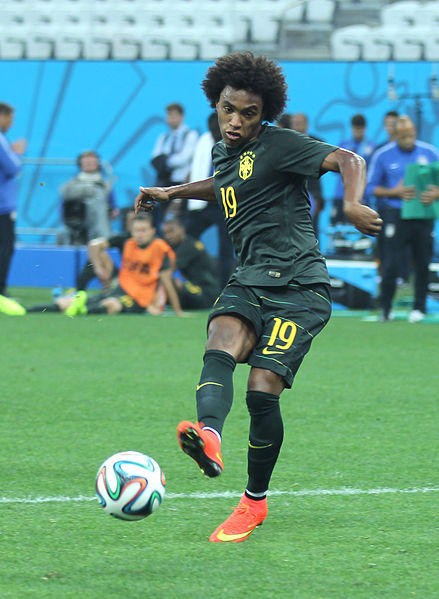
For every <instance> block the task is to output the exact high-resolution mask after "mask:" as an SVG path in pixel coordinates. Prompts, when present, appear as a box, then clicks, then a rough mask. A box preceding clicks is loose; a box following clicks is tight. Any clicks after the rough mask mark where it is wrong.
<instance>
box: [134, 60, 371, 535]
mask: <svg viewBox="0 0 439 599" xmlns="http://www.w3.org/2000/svg"><path fill="white" fill-rule="evenodd" d="M202 87H203V89H204V92H205V94H206V96H207V98H208V100H209V102H210V103H211V105H212V107H215V108H216V110H217V112H218V121H219V125H220V129H221V134H222V138H223V139H222V140H221V141H220V142H218V143H217V144H216V145H215V146H214V148H213V162H214V166H215V171H214V175H213V177H210V178H208V179H205V180H204V181H197V182H193V183H188V184H184V185H178V186H176V187H169V188H144V187H141V188H140V193H139V195H138V196H137V198H136V210H137V211H139V210H150V209H151V208H152V206H153V204H154V202H155V201H158V202H163V201H168V200H169V199H172V198H174V197H182V198H186V197H187V198H200V199H205V200H210V201H214V200H215V199H217V201H218V203H219V205H220V206H221V207H222V210H223V212H224V218H225V220H226V224H227V228H228V232H229V234H230V236H231V239H232V242H233V245H234V248H235V251H236V256H237V261H238V266H237V268H236V270H235V272H234V273H233V274H232V276H231V278H230V280H229V282H228V284H227V286H226V287H225V289H224V290H223V291H222V293H221V295H220V297H219V299H218V301H217V302H216V303H215V305H214V307H213V309H212V311H211V313H210V316H209V320H208V338H207V345H206V352H205V354H204V366H203V369H202V372H201V377H200V381H199V384H198V386H197V394H196V400H197V422H191V421H188V420H186V421H183V422H180V424H179V425H178V427H177V437H178V441H179V444H180V446H181V448H182V449H183V451H184V452H185V453H187V454H188V455H189V456H190V457H192V458H193V459H194V460H195V461H196V462H197V464H198V466H199V468H200V469H201V470H202V472H204V474H205V475H207V476H209V477H215V476H218V475H219V474H221V472H222V470H223V461H222V458H221V433H222V429H223V424H224V421H225V419H226V416H227V414H228V412H229V410H230V407H231V404H232V399H233V371H234V369H235V365H236V363H237V362H247V363H248V364H249V365H250V367H251V369H250V375H249V378H248V386H247V395H246V402H247V406H248V410H249V413H250V433H249V446H248V455H247V460H248V482H247V486H246V489H245V492H244V494H243V495H242V497H241V500H240V502H239V505H238V507H237V508H235V510H234V512H233V513H232V514H231V516H229V517H228V518H227V520H226V521H225V522H223V523H222V524H220V526H218V528H217V529H216V530H215V531H214V532H213V533H212V535H211V536H210V541H213V542H240V541H243V540H245V539H247V537H248V536H249V535H250V533H251V532H252V531H253V530H254V529H255V528H256V526H258V525H259V524H262V522H263V521H264V519H265V518H266V516H267V498H266V495H267V490H268V487H269V482H270V478H271V474H272V471H273V468H274V466H275V463H276V460H277V457H278V454H279V450H280V447H281V444H282V439H283V423H282V417H281V412H280V406H279V396H280V394H281V393H282V391H283V390H284V389H285V388H290V387H291V386H292V384H293V380H294V377H295V376H296V373H297V371H298V368H299V366H300V364H301V362H302V360H303V358H304V356H305V354H306V353H307V352H308V350H309V348H310V345H311V341H312V340H313V338H314V337H315V336H316V335H317V333H319V332H320V331H321V330H322V328H323V327H324V326H325V324H326V323H327V321H328V319H329V316H330V312H331V299H330V293H329V277H328V272H327V269H326V266H325V260H324V259H323V257H322V256H321V254H320V252H319V249H318V243H317V240H316V237H315V234H314V231H313V227H312V222H311V216H310V210H309V199H308V194H307V188H306V179H307V177H310V176H311V177H312V176H314V177H316V176H319V174H322V173H324V172H325V171H335V172H340V173H341V175H342V177H343V181H344V190H345V195H344V210H345V213H346V215H347V216H348V217H349V218H350V220H351V221H352V223H353V224H354V225H355V226H356V227H357V228H358V230H359V231H361V232H362V233H364V234H367V235H373V236H376V235H377V234H378V233H379V230H380V227H381V219H380V218H379V215H378V214H377V213H376V212H375V211H373V210H372V209H371V208H369V207H367V206H364V205H362V204H361V198H362V196H363V191H364V187H365V161H364V159H363V158H361V157H360V156H358V155H356V154H354V153H353V152H351V151H348V150H343V149H341V148H336V147H334V146H331V145H328V144H326V143H323V142H319V141H316V140H314V139H311V138H309V137H306V136H303V135H301V134H300V133H298V132H296V131H291V130H287V129H280V128H278V127H272V126H270V125H268V124H267V123H266V122H267V121H268V122H273V121H275V120H276V118H278V117H279V115H280V114H281V113H282V111H283V109H284V106H285V102H286V91H287V86H286V82H285V78H284V75H283V73H282V71H281V69H280V68H279V67H278V66H277V65H276V64H275V63H273V62H272V61H270V60H268V59H267V58H265V57H254V56H253V55H252V54H251V53H247V52H244V53H234V54H230V55H227V56H224V57H221V58H219V59H218V60H217V61H216V63H215V64H214V65H213V66H212V67H210V68H209V70H208V71H207V75H206V78H205V79H204V81H203V83H202Z"/></svg>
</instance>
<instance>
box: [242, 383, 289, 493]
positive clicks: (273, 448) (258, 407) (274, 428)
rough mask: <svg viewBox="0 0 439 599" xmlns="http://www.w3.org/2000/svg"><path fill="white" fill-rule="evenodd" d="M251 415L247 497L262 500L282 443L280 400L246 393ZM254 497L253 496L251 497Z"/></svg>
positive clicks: (254, 392)
mask: <svg viewBox="0 0 439 599" xmlns="http://www.w3.org/2000/svg"><path fill="white" fill-rule="evenodd" d="M246 401H247V407H248V411H249V413H250V434H249V446H248V454H247V459H248V484H247V491H248V493H246V494H247V497H250V499H256V500H257V499H263V498H264V497H265V492H266V491H267V489H268V485H269V483H270V478H271V474H272V472H273V469H274V466H275V464H276V461H277V457H278V455H279V451H280V448H281V445H282V441H283V432H284V429H283V422H282V416H281V412H280V406H279V397H278V396H277V395H272V394H271V393H264V392H263V391H247V397H246ZM253 494H255V495H253Z"/></svg>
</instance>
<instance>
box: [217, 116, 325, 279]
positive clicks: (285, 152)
mask: <svg viewBox="0 0 439 599" xmlns="http://www.w3.org/2000/svg"><path fill="white" fill-rule="evenodd" d="M336 149H337V148H336V147H335V146H331V145H329V144H326V143H323V142H320V141H317V140H315V139H311V138H309V137H307V136H305V135H302V134H300V133H297V132H296V131H291V130H289V129H279V128H277V127H271V126H269V125H263V126H262V129H261V132H260V134H259V135H258V137H257V138H256V139H254V140H252V141H251V142H249V143H248V144H246V145H244V146H241V147H240V148H229V147H228V146H227V145H226V144H225V143H224V142H223V141H220V142H218V143H217V144H216V145H215V146H214V149H213V153H212V156H213V162H214V166H215V176H214V185H215V194H216V197H217V200H218V202H219V205H220V207H221V208H222V210H223V213H224V215H225V219H226V224H227V229H228V232H229V235H230V237H231V239H232V242H233V245H234V248H235V252H236V256H237V260H238V267H237V269H236V271H235V273H234V279H235V280H237V281H239V282H240V283H241V284H243V285H257V286H267V285H268V286H273V285H285V284H286V283H288V282H289V281H291V280H294V281H296V282H298V283H301V284H311V283H329V276H328V272H327V270H326V265H325V260H324V258H323V256H322V255H321V253H320V251H319V248H318V241H317V239H316V236H315V234H314V230H313V226H312V221H311V214H310V202H309V197H308V192H307V178H308V177H318V176H319V175H320V167H321V165H322V162H323V160H324V159H325V157H326V156H327V155H328V154H330V153H331V152H333V151H334V150H336Z"/></svg>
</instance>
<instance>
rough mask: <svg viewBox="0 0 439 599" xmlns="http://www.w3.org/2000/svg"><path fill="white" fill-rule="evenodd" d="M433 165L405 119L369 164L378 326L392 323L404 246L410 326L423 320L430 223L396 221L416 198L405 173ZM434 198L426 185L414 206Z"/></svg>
mask: <svg viewBox="0 0 439 599" xmlns="http://www.w3.org/2000/svg"><path fill="white" fill-rule="evenodd" d="M437 160H439V152H438V150H437V149H436V148H435V147H434V146H432V145H431V144H427V143H424V142H422V141H419V140H417V139H416V128H415V125H414V123H413V121H412V120H411V119H410V118H409V117H408V116H405V115H403V116H400V117H398V119H397V121H396V130H395V141H392V142H390V143H388V144H386V145H385V146H383V147H382V148H381V149H380V150H378V151H377V152H376V153H375V154H374V156H373V158H372V160H371V163H370V167H369V173H368V182H367V186H366V193H369V194H373V195H374V196H375V197H376V198H377V200H378V202H379V212H380V216H381V218H382V220H383V227H382V230H381V233H380V237H381V239H380V244H379V247H380V260H381V298H380V300H381V308H382V316H381V319H382V320H383V321H386V320H390V319H391V318H392V313H391V308H392V303H393V298H394V295H395V290H396V281H397V277H398V272H399V265H400V256H401V255H402V254H403V252H404V249H405V247H406V246H409V247H410V248H411V250H412V256H413V270H414V275H415V285H414V295H415V297H414V304H413V310H412V311H411V313H410V316H409V320H410V322H418V321H420V320H422V319H423V318H424V316H425V311H426V299H427V290H428V267H429V264H430V261H431V258H432V255H433V226H434V220H433V219H408V220H404V219H402V218H401V206H402V203H403V202H404V201H408V200H411V199H413V198H414V197H416V189H415V188H414V187H412V186H406V185H404V176H405V170H406V168H407V166H408V165H409V164H413V163H415V164H429V163H431V162H435V161H437ZM438 198H439V187H437V186H434V185H431V186H430V187H429V189H428V190H426V191H423V192H422V193H421V195H420V200H421V202H422V203H424V204H431V203H432V202H435V201H436V200H437V199H438Z"/></svg>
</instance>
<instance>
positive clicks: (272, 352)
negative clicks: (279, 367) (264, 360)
mask: <svg viewBox="0 0 439 599" xmlns="http://www.w3.org/2000/svg"><path fill="white" fill-rule="evenodd" d="M262 353H263V354H265V355H266V356H269V355H271V354H283V353H284V352H283V351H271V350H270V349H267V348H266V347H264V349H263V350H262Z"/></svg>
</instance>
